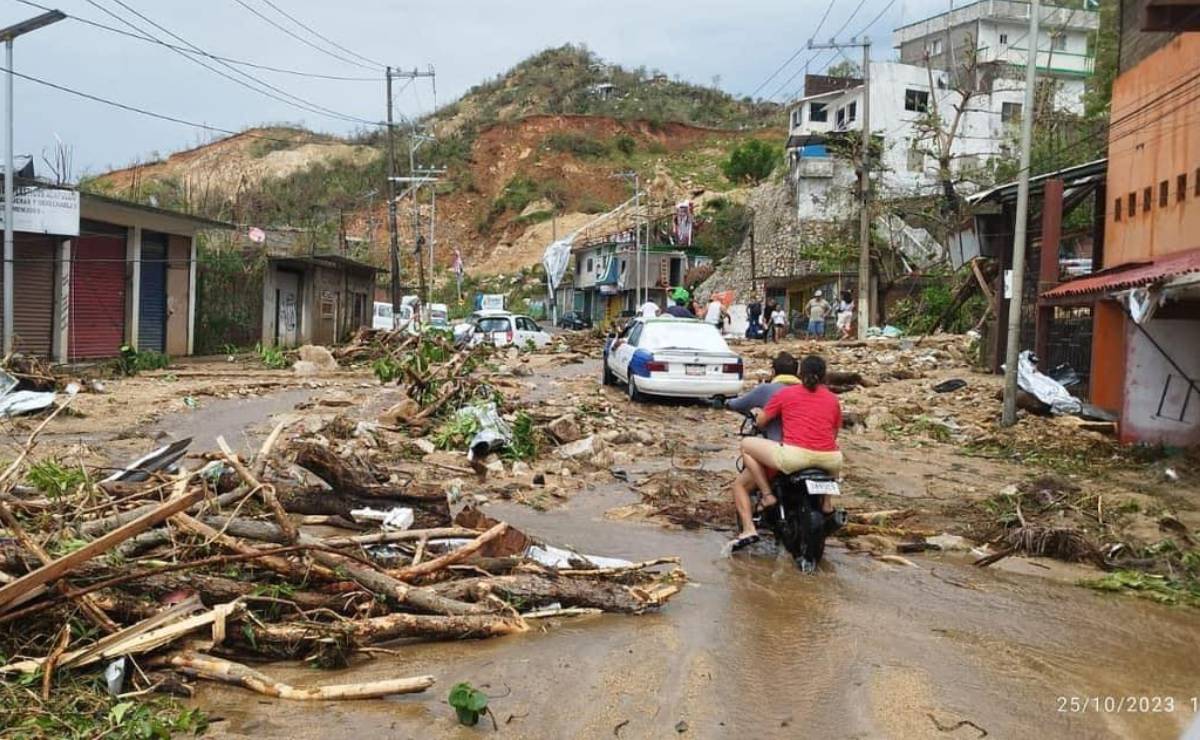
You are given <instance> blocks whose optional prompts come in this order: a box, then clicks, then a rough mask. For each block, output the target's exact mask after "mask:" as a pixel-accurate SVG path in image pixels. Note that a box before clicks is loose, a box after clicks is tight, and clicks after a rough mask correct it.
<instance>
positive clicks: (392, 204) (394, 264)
mask: <svg viewBox="0 0 1200 740" xmlns="http://www.w3.org/2000/svg"><path fill="white" fill-rule="evenodd" d="M387 151H388V236H389V238H390V241H391V244H390V248H389V250H388V255H389V257H390V261H391V268H392V291H391V293H392V317H393V318H392V320H393V321H395V319H396V317H398V316H400V234H399V233H398V230H397V226H396V126H395V124H394V123H393V122H392V68H391V67H388V68H387Z"/></svg>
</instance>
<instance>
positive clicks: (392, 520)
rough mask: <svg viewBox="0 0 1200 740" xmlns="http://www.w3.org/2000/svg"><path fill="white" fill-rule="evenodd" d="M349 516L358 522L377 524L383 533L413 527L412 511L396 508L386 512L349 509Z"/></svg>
mask: <svg viewBox="0 0 1200 740" xmlns="http://www.w3.org/2000/svg"><path fill="white" fill-rule="evenodd" d="M350 516H351V517H353V518H354V520H355V521H358V522H379V526H380V528H381V529H384V530H385V531H397V530H404V529H408V528H409V527H411V526H412V525H413V521H414V519H413V510H412V509H409V508H406V507H403V506H397V507H394V508H392V509H389V510H388V511H380V510H379V509H372V508H369V507H368V508H365V509H351V510H350Z"/></svg>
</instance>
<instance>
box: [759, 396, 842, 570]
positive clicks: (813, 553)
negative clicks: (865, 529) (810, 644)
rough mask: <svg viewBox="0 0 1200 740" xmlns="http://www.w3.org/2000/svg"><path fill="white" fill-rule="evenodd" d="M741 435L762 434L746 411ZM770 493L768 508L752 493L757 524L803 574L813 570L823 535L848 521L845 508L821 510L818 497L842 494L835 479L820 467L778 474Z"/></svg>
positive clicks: (831, 532) (822, 553)
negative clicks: (769, 535)
mask: <svg viewBox="0 0 1200 740" xmlns="http://www.w3.org/2000/svg"><path fill="white" fill-rule="evenodd" d="M741 436H743V437H750V436H759V437H761V436H765V434H764V432H763V431H762V430H761V429H759V428H758V426H757V425H756V424H755V423H754V419H753V417H751V416H750V415H748V414H747V415H745V418H744V419H743V420H742V429H741ZM737 466H738V471H739V472H740V471H741V470H742V469H743V468H744V467H745V463H744V461H743V460H742V459H741V458H740V457H739V458H738V461H737ZM771 493H772V494H774V496H775V503H774V504H773V505H771V506H767V507H762V506H761V502H762V493H761V491H757V490H756V491H754V493H753V494H752V495H751V503H752V506H751V510H752V511H759V510H760V507H761V515H760V516H759V517H758V518H756V522H755V524H756V527H762V528H765V529H767V530H769V531H770V532H771V534H773V535H774V537H775V541H776V542H778V543H779V544H780V545H783V548H784V549H785V550H787V551H788V553H789V554H790V555H791V556H792V559H793V560H794V561H795V563H796V566H797V567H798V568H800V570H801V571H802V572H804V573H812V572H813V571H814V570H816V568H817V564H818V563H820V562H821V558H822V557H823V556H824V554H825V538H826V537H828V536H829V535H831V534H833V533H834V532H836V531H838V530H839V529H841V527H842V526H843V525H845V523H846V521H847V515H846V511H845V509H835V510H834V511H833V513H831V514H825V513H824V512H822V511H821V500H820V499H819V498H817V497H818V496H838V495H841V489H840V487H839V486H838V482H837V479H836V478H834V477H833V476H832V475H830V473H829V471H827V470H823V469H822V468H805V469H803V470H797V471H796V472H794V473H779V474H778V475H776V476H775V478H774V479H773V480H772V481H771ZM740 524H741V522H739V525H740ZM739 529H740V527H739Z"/></svg>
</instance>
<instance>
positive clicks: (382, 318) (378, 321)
mask: <svg viewBox="0 0 1200 740" xmlns="http://www.w3.org/2000/svg"><path fill="white" fill-rule="evenodd" d="M371 327H372V328H374V329H382V330H383V331H391V330H392V329H397V328H401V327H403V328H405V329H406V330H407V331H408V332H409V333H410V334H416V333H417V325H416V322H414V321H413V310H412V306H410V305H409V304H407V303H406V304H404V305H402V306H400V319H399V321H397V320H396V317H395V315H394V314H393V313H392V304H390V303H383V302H382V301H376V302H375V312H374V315H373V316H372V317H371Z"/></svg>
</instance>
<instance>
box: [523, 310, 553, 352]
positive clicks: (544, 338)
mask: <svg viewBox="0 0 1200 740" xmlns="http://www.w3.org/2000/svg"><path fill="white" fill-rule="evenodd" d="M522 318H524V319H525V327H526V328H525V331H526V333H527V334H528V337H527V338H529V339H532V340H533V344H534V346H535V347H539V348H541V347H545V346H546V345H547V344H550V335H549V334H548V333H547V332H546V330H545V329H543V328H542V327H541V326H539V325H538V322H536V321H534V320H533V319H531V318H529V317H527V316H526V317H522ZM521 343H522V344H524V338H523V339H522V340H521Z"/></svg>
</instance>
